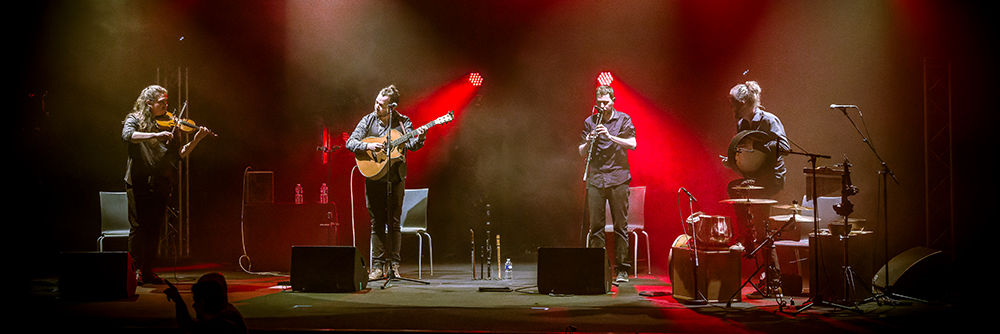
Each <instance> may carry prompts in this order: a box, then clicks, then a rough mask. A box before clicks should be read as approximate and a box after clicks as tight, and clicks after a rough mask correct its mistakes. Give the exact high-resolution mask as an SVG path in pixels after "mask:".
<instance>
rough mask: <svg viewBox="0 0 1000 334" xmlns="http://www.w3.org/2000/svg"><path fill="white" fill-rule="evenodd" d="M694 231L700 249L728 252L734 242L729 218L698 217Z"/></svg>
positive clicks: (695, 218)
mask: <svg viewBox="0 0 1000 334" xmlns="http://www.w3.org/2000/svg"><path fill="white" fill-rule="evenodd" d="M694 229H695V241H697V242H698V244H697V246H698V249H702V250H726V249H729V246H730V242H731V241H732V240H733V229H732V225H731V223H730V221H729V217H725V216H711V215H698V216H697V217H694Z"/></svg>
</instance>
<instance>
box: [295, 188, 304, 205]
mask: <svg viewBox="0 0 1000 334" xmlns="http://www.w3.org/2000/svg"><path fill="white" fill-rule="evenodd" d="M295 204H302V184H301V183H299V184H296V185H295Z"/></svg>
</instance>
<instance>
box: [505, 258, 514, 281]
mask: <svg viewBox="0 0 1000 334" xmlns="http://www.w3.org/2000/svg"><path fill="white" fill-rule="evenodd" d="M503 279H514V264H513V263H511V262H510V259H507V263H504V265H503Z"/></svg>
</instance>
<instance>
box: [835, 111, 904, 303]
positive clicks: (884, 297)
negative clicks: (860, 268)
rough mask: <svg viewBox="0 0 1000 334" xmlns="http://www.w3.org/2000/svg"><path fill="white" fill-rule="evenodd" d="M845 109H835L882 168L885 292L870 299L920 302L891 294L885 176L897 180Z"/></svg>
mask: <svg viewBox="0 0 1000 334" xmlns="http://www.w3.org/2000/svg"><path fill="white" fill-rule="evenodd" d="M847 107H848V106H839V107H837V108H838V109H840V111H841V112H842V113H843V114H844V117H847V120H848V121H850V122H851V125H852V126H854V130H855V131H857V132H858V135H859V136H861V141H862V142H864V143H865V145H867V146H868V149H869V150H871V151H872V154H875V158H876V159H878V161H879V165H881V166H882V169H880V170H879V171H878V174H879V175H880V176H881V178H880V180H879V182H880V183H881V186H882V189H883V190H882V191H883V192H882V237H883V243H884V245H883V247H885V249H884V251H885V254H884V255H885V284H884V286H885V290H883V291H882V292H881V293H879V294H876V295H875V296H874V297H872V299H875V300H876V302H877V303H878V305H882V303H886V304H889V305H896V306H900V305H907V304H908V303H906V302H900V301H897V300H894V299H892V298H891V297H890V296H897V297H902V298H906V299H910V300H917V301H920V300H919V299H916V298H912V297H908V296H903V295H898V294H895V293H893V292H892V286H890V285H889V184H888V182H889V181H888V179H886V177H887V176H891V177H892V181H893V182H895V183H896V185H899V180H898V179H896V174H894V173H893V172H892V170H891V169H889V165H888V164H886V162H885V160H883V159H882V157H881V156H879V154H878V150H876V149H875V145H873V144H872V142H871V140H870V139H869V138H868V137H865V134H864V133H863V132H861V129H860V128H858V125H857V123H854V120H853V119H851V117H850V116H848V115H847ZM850 107H854V108H856V109H858V115H860V116H861V118H862V119H864V115H862V114H861V108H858V107H857V106H850ZM866 128H867V127H866ZM872 283H874V282H872Z"/></svg>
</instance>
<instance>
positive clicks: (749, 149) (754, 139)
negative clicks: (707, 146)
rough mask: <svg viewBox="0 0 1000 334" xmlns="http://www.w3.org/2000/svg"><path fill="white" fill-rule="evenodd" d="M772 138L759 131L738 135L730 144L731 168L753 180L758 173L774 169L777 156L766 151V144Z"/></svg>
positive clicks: (749, 131) (729, 158) (728, 159)
mask: <svg viewBox="0 0 1000 334" xmlns="http://www.w3.org/2000/svg"><path fill="white" fill-rule="evenodd" d="M771 140H772V138H771V136H770V135H768V134H767V133H764V132H763V131H757V130H744V131H740V133H737V134H736V136H734V137H733V140H732V141H730V142H729V155H728V156H727V157H726V159H727V161H729V168H730V169H732V170H733V171H734V172H736V173H738V174H740V175H742V176H743V177H745V178H753V176H754V175H756V174H757V173H758V172H760V171H762V170H764V169H769V168H773V167H774V162H775V161H776V160H777V156H776V155H775V154H774V152H769V150H767V149H765V147H764V144H766V143H767V142H769V141H771Z"/></svg>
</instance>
